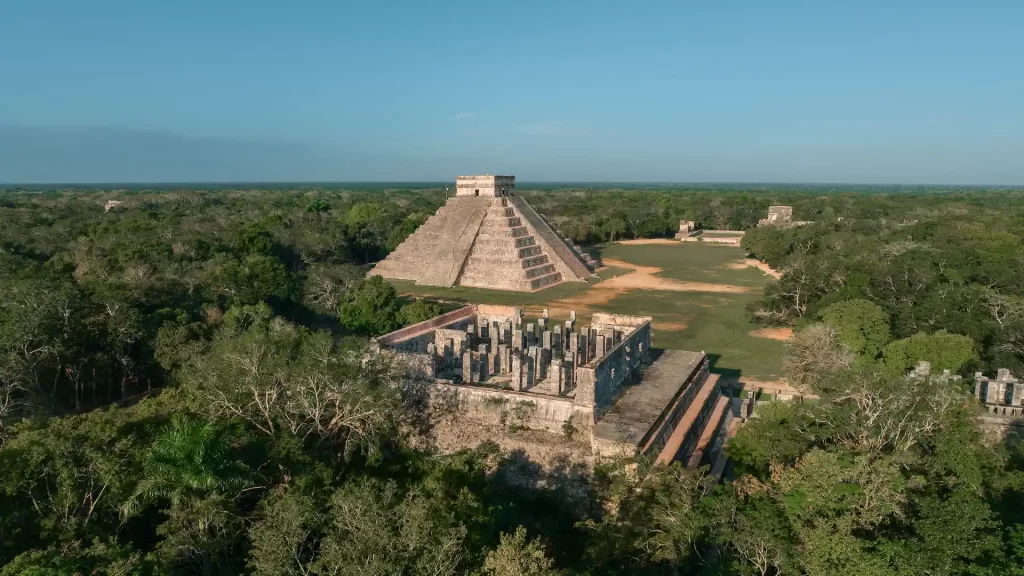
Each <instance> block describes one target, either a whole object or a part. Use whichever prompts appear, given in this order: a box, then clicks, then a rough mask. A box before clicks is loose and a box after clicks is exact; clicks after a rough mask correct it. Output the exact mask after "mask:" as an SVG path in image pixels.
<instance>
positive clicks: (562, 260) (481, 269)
mask: <svg viewBox="0 0 1024 576" xmlns="http://www.w3.org/2000/svg"><path fill="white" fill-rule="evenodd" d="M518 200H521V199H518V198H511V197H464V196H463V197H460V196H456V197H453V198H449V199H448V202H447V203H446V204H445V205H444V206H442V207H441V208H440V209H438V211H437V212H436V213H435V214H434V215H433V216H432V217H430V218H429V219H428V220H427V221H426V222H425V223H424V224H423V225H422V226H420V227H419V228H418V229H417V230H416V231H415V232H413V233H412V235H410V236H409V237H408V238H407V239H406V240H405V242H403V243H402V244H401V245H400V246H399V247H398V248H397V249H396V250H395V251H394V252H392V253H391V254H389V255H388V257H387V258H385V259H384V260H382V261H381V262H379V263H378V264H377V265H376V266H375V267H374V269H373V271H372V272H371V274H377V275H380V276H384V277H386V278H397V279H405V280H413V281H415V282H416V283H417V284H420V285H428V286H446V287H448V286H454V285H459V286H472V287H478V288H489V289H496V290H514V291H523V292H531V291H534V290H540V289H542V288H546V287H548V286H551V285H554V284H558V283H560V282H563V281H566V280H584V279H586V278H588V277H589V276H590V275H591V274H592V270H591V268H590V267H589V266H588V264H587V263H586V262H585V261H584V260H583V258H582V257H580V256H579V255H578V254H576V253H575V252H574V251H573V250H572V248H571V247H570V245H568V244H566V242H565V241H564V240H563V239H562V238H561V237H560V236H558V234H557V233H556V232H554V230H553V229H552V228H551V227H550V225H549V224H548V223H547V222H546V221H544V220H543V219H541V218H540V217H539V215H537V214H536V212H534V211H533V209H532V208H530V207H529V205H528V204H526V203H525V202H522V201H521V202H516V201H518ZM523 207H525V208H526V209H528V210H529V212H530V213H529V214H527V215H524V214H522V213H521V210H522V209H523Z"/></svg>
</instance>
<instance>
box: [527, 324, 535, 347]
mask: <svg viewBox="0 0 1024 576" xmlns="http://www.w3.org/2000/svg"><path fill="white" fill-rule="evenodd" d="M536 345H537V327H536V326H534V325H533V323H530V324H527V325H526V347H527V348H529V347H530V346H536Z"/></svg>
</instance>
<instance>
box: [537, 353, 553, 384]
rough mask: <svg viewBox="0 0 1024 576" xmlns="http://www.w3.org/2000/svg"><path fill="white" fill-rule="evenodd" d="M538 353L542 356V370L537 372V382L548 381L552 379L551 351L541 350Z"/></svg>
mask: <svg viewBox="0 0 1024 576" xmlns="http://www.w3.org/2000/svg"><path fill="white" fill-rule="evenodd" d="M538 353H539V354H540V356H539V358H540V368H539V369H538V370H537V374H538V376H537V380H538V381H543V380H547V379H548V378H550V377H551V370H550V366H551V350H549V349H547V348H539V349H538Z"/></svg>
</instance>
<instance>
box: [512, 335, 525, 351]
mask: <svg viewBox="0 0 1024 576" xmlns="http://www.w3.org/2000/svg"><path fill="white" fill-rule="evenodd" d="M512 349H513V350H523V331H522V330H513V331H512Z"/></svg>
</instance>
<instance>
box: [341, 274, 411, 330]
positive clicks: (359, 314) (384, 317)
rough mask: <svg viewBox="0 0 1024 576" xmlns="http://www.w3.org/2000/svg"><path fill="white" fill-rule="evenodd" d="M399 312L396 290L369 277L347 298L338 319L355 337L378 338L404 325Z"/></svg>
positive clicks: (378, 277) (380, 279)
mask: <svg viewBox="0 0 1024 576" xmlns="http://www.w3.org/2000/svg"><path fill="white" fill-rule="evenodd" d="M400 312H401V304H400V302H399V300H398V292H396V291H395V287H394V286H392V285H391V284H388V283H387V282H386V281H385V280H384V279H383V278H381V277H380V276H370V277H369V278H367V279H365V280H363V281H362V282H360V283H358V284H356V285H355V286H353V287H352V288H351V289H350V290H349V291H348V292H347V293H346V294H345V297H344V298H343V299H342V301H341V306H340V307H339V309H338V319H339V320H340V321H341V325H342V326H344V327H345V328H346V329H348V330H350V331H352V332H353V333H355V334H360V335H366V336H378V335H380V334H386V333H388V332H391V331H392V330H395V329H397V328H398V327H399V326H400V325H401V320H400Z"/></svg>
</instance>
